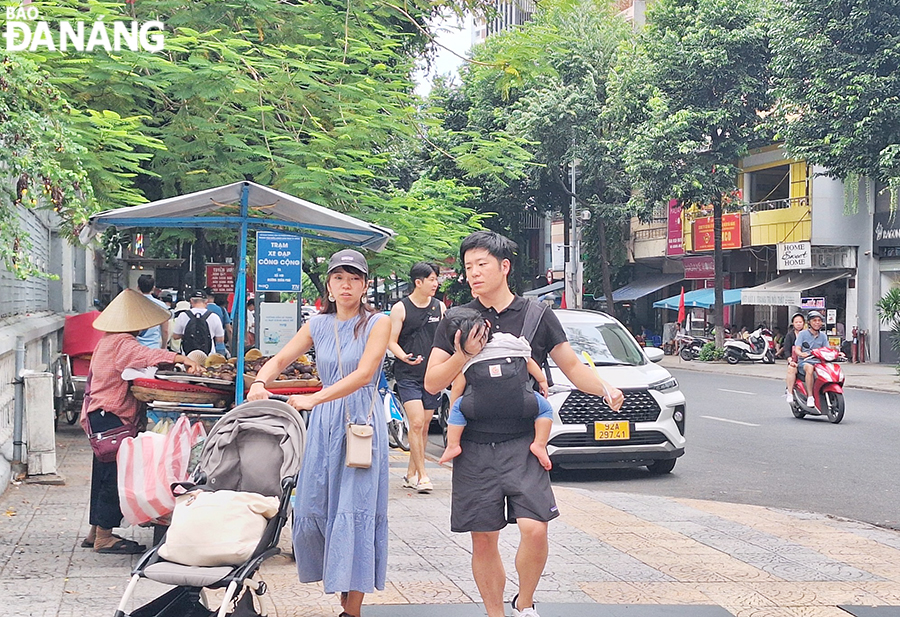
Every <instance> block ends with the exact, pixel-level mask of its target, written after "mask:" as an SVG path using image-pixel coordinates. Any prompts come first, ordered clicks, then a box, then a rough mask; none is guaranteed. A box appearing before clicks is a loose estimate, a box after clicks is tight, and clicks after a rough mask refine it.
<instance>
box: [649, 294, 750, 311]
mask: <svg viewBox="0 0 900 617" xmlns="http://www.w3.org/2000/svg"><path fill="white" fill-rule="evenodd" d="M723 300H724V302H725V306H732V305H733V304H740V303H741V290H740V289H726V290H725V292H724V295H723ZM680 301H681V294H678V295H677V296H672V297H671V298H666V299H665V300H660V301H659V302H654V303H653V308H662V309H669V310H670V311H677V310H678V305H679V303H680ZM715 301H716V298H715V289H695V290H694V291H688V292H685V294H684V306H685V308H702V309H711V308H712V307H713V304H715Z"/></svg>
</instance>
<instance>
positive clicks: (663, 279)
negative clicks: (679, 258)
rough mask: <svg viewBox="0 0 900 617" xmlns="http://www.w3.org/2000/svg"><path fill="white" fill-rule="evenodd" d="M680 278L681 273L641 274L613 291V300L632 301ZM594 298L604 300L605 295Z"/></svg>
mask: <svg viewBox="0 0 900 617" xmlns="http://www.w3.org/2000/svg"><path fill="white" fill-rule="evenodd" d="M682 279H684V276H682V275H681V274H650V275H647V276H642V277H640V278H639V279H637V280H635V281H632V282H630V283H628V284H627V285H623V286H622V287H619V288H618V289H616V290H615V291H613V302H632V301H634V300H637V299H638V298H643V297H644V296H646V295H648V294H652V293H653V292H654V291H659V290H660V289H662V288H663V287H668V286H669V285H672V284H674V283H677V282H678V281H681V280H682ZM595 300H598V301H600V302H605V301H606V296H599V297H597V298H595Z"/></svg>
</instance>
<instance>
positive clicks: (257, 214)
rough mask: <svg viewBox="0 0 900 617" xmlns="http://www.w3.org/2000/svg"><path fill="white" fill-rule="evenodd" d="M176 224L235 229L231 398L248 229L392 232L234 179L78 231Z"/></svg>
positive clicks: (382, 238) (343, 235)
mask: <svg viewBox="0 0 900 617" xmlns="http://www.w3.org/2000/svg"><path fill="white" fill-rule="evenodd" d="M108 227H116V228H119V229H123V228H128V227H180V228H188V227H191V228H207V227H213V228H223V227H224V228H231V229H234V230H235V231H236V232H238V234H239V237H238V240H239V253H240V254H239V256H238V273H237V277H236V280H235V289H234V305H233V306H234V308H233V312H234V331H235V332H236V333H238V336H237V342H238V345H237V358H238V362H237V374H238V379H237V382H236V383H235V393H234V399H235V403H238V404H239V403H241V402H242V401H243V399H244V389H243V388H242V387H241V385H242V384H241V375H243V374H244V329H245V327H246V324H245V323H244V321H245V315H244V311H243V310H240V309H241V308H242V307H244V306H245V305H246V297H245V296H246V287H247V284H246V282H247V234H248V233H249V231H250V230H251V229H252V230H254V231H256V230H268V231H276V232H282V233H285V232H287V233H294V234H296V235H298V236H302V237H304V238H310V239H315V240H326V241H331V242H338V243H341V244H346V245H349V246H354V247H359V248H363V249H370V250H373V251H380V250H382V249H383V248H384V247H385V245H387V243H388V241H389V240H390V239H391V237H393V236H394V232H393V230H391V229H388V228H387V227H380V226H378V225H373V224H371V223H367V222H365V221H362V220H360V219H357V218H354V217H352V216H349V215H347V214H342V213H340V212H336V211H334V210H329V209H328V208H325V207H323V206H319V205H316V204H314V203H312V202H310V201H306V200H305V199H300V198H299V197H294V196H293V195H288V194H287V193H282V192H281V191H276V190H275V189H271V188H269V187H267V186H262V185H260V184H256V183H254V182H249V181H243V182H234V183H232V184H227V185H225V186H220V187H216V188H212V189H206V190H204V191H198V192H196V193H189V194H187V195H179V196H177V197H169V198H168V199H161V200H158V201H153V202H150V203H146V204H141V205H139V206H132V207H130V208H119V209H117V210H106V211H105V212H100V213H99V214H95V215H93V216H92V217H91V218H90V220H89V221H88V224H87V225H86V226H85V228H84V229H83V230H82V231H81V234H80V239H81V241H82V242H84V243H87V242H88V241H89V240H90V239H91V238H93V237H94V236H95V235H96V234H97V233H98V232H100V231H102V230H104V229H106V228H108Z"/></svg>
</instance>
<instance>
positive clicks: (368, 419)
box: [332, 315, 378, 424]
mask: <svg viewBox="0 0 900 617" xmlns="http://www.w3.org/2000/svg"><path fill="white" fill-rule="evenodd" d="M337 321H338V320H337V315H335V317H334V321H333V322H332V323H333V324H334V348H335V349H336V350H337V357H338V370H339V371H340V372H341V379H343V378H344V364H343V363H342V362H341V336H340V334H339V333H338V325H337ZM373 390H374V391H375V392H374V393H373V394H372V404H371V405H370V406H369V415H368V416H366V424H371V422H372V414H374V413H375V401H377V400H378V388H373ZM344 419H345V420H346V421H347V424H350V409H349V408H348V407H347V405H346V404H345V405H344Z"/></svg>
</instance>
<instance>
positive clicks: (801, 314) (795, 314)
mask: <svg viewBox="0 0 900 617" xmlns="http://www.w3.org/2000/svg"><path fill="white" fill-rule="evenodd" d="M796 317H799V318H800V319H802V320H803V321H806V317H805V316H804V315H803V313H801V312H800V311H797V312H796V313H794V314H793V315H791V321H790V323H794V318H796Z"/></svg>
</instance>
